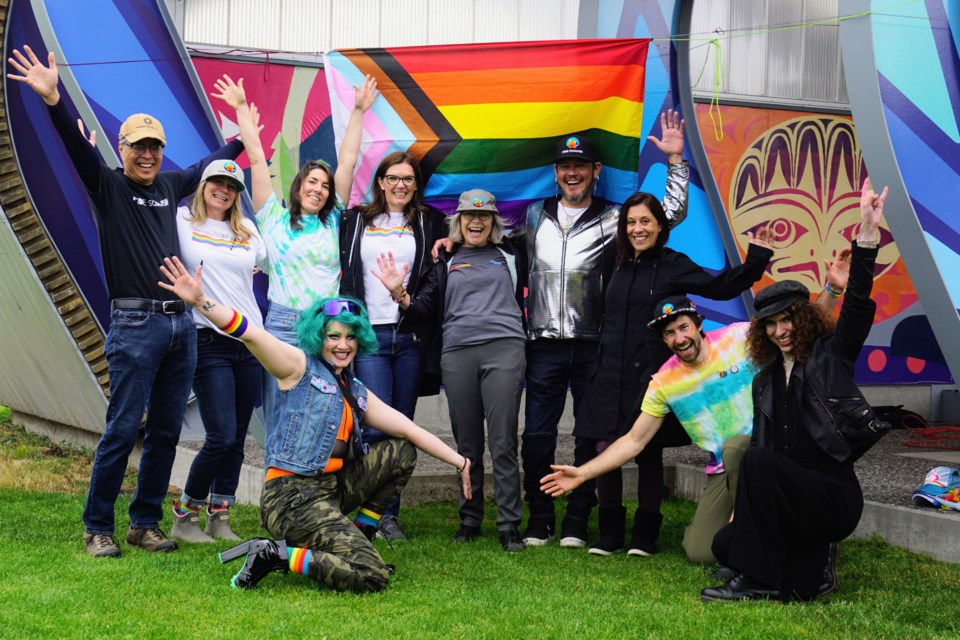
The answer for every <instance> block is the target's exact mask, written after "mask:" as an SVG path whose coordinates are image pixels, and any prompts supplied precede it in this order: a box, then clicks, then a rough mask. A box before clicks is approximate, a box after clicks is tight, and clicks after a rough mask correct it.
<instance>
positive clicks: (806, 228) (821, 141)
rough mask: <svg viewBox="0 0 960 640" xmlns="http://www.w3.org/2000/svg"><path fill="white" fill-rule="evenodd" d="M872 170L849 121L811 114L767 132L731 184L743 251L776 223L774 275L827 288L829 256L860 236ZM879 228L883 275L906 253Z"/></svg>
mask: <svg viewBox="0 0 960 640" xmlns="http://www.w3.org/2000/svg"><path fill="white" fill-rule="evenodd" d="M866 175H867V173H866V167H865V165H864V162H863V157H862V155H861V152H860V147H859V145H858V144H857V140H856V137H855V135H854V130H853V125H852V123H851V122H850V121H849V120H847V119H843V118H838V117H833V116H824V115H816V116H806V117H802V118H796V119H793V120H787V121H786V122H784V123H783V124H781V125H778V126H777V127H775V128H773V129H770V130H768V131H767V132H766V133H765V134H764V135H763V136H761V137H760V138H758V139H757V140H756V141H755V142H754V143H753V144H752V145H751V146H750V147H749V148H748V150H747V152H746V153H745V154H744V155H743V157H742V158H741V159H740V162H739V163H738V165H737V167H736V170H735V173H734V177H733V180H732V183H731V185H730V202H729V205H728V207H729V209H728V210H729V211H730V219H731V225H732V227H733V231H734V234H735V236H736V237H737V239H738V242H739V243H740V246H741V248H742V250H743V251H744V252H746V250H747V243H748V239H747V236H746V234H747V232H748V231H751V232H753V233H754V235H756V233H757V231H758V230H759V229H760V228H762V227H763V226H766V225H768V224H769V225H770V227H769V228H770V232H771V237H772V241H771V244H772V245H773V247H774V249H775V251H776V254H775V255H774V257H773V260H771V262H770V267H769V269H770V276H771V277H773V279H774V280H777V281H779V280H788V279H789V280H796V281H798V282H801V283H803V284H804V285H806V286H807V287H808V288H809V289H810V290H811V291H821V290H823V288H824V285H825V284H826V272H825V271H824V266H823V260H822V259H823V258H829V257H831V256H834V255H836V254H837V253H839V252H840V251H841V250H843V249H845V248H847V247H849V246H850V241H851V240H852V239H853V238H854V237H855V236H856V231H857V227H858V224H859V222H860V185H861V184H862V182H863V179H864V178H865V177H866ZM881 224H885V222H884V223H881ZM880 233H881V241H880V246H881V250H880V255H879V257H878V259H877V276H880V275H882V274H883V273H884V272H886V271H887V270H888V269H889V268H890V267H891V265H893V264H894V263H895V262H896V261H897V259H898V258H899V252H898V251H897V249H896V246H895V245H894V244H893V243H892V236H891V235H890V232H889V231H888V230H887V229H886V228H883V227H881V230H880Z"/></svg>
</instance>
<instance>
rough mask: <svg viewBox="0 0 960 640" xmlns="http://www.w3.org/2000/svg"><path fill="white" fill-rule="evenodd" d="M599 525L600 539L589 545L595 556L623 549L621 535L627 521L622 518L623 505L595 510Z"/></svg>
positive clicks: (623, 532) (625, 512)
mask: <svg viewBox="0 0 960 640" xmlns="http://www.w3.org/2000/svg"><path fill="white" fill-rule="evenodd" d="M597 515H598V525H599V527H600V539H599V540H597V543H596V544H594V545H593V546H592V547H590V553H591V554H593V555H595V556H609V555H610V554H612V553H617V552H618V551H622V550H623V536H624V534H625V533H626V529H627V523H626V521H625V520H624V518H626V516H627V510H626V509H625V508H623V507H600V509H599V511H598V512H597Z"/></svg>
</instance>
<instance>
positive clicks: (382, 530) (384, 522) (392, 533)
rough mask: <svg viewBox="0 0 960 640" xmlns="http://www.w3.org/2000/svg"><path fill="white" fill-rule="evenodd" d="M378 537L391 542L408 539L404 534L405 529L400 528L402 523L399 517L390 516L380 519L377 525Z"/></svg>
mask: <svg viewBox="0 0 960 640" xmlns="http://www.w3.org/2000/svg"><path fill="white" fill-rule="evenodd" d="M377 537H378V538H380V539H381V540H388V541H391V542H392V541H395V540H406V539H407V536H405V535H404V533H403V529H401V528H400V521H399V520H397V516H394V515H390V514H387V515H385V516H383V517H382V518H380V523H379V524H378V525H377Z"/></svg>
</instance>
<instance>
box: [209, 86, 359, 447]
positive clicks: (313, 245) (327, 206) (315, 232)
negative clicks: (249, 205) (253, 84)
mask: <svg viewBox="0 0 960 640" xmlns="http://www.w3.org/2000/svg"><path fill="white" fill-rule="evenodd" d="M215 88H216V92H214V93H212V94H211V95H213V97H215V98H219V99H221V100H223V101H224V102H226V103H227V104H228V105H230V106H231V107H233V108H234V109H236V112H237V125H238V126H239V128H240V136H241V138H242V139H243V144H244V148H245V149H246V151H247V159H248V160H249V162H250V182H251V196H252V199H253V208H254V210H255V211H256V212H257V213H256V216H257V224H258V225H259V227H260V234H261V235H262V236H263V240H264V243H265V245H266V248H267V256H268V258H269V265H268V269H267V270H268V275H269V278H270V287H269V291H268V298H269V299H270V308H269V310H268V312H267V319H266V323H265V328H266V330H267V331H269V332H270V333H272V334H273V335H275V336H277V337H278V338H280V339H281V340H283V341H284V342H286V343H287V344H296V340H297V337H296V331H295V330H294V326H295V324H296V321H297V318H298V317H299V316H300V313H301V312H302V311H304V310H305V309H307V308H308V307H310V305H312V304H313V302H314V301H316V300H317V299H319V298H325V297H330V296H335V295H337V294H338V292H339V290H340V253H339V242H338V239H339V226H340V215H339V213H340V211H341V210H342V209H343V206H344V204H345V203H346V202H347V200H348V199H349V197H350V189H351V187H352V186H353V170H354V167H355V165H356V162H357V156H358V154H359V151H360V140H361V137H362V133H363V131H362V128H363V114H364V113H365V112H366V111H367V110H368V109H369V108H370V106H371V105H372V104H373V101H374V99H375V98H376V96H377V83H376V81H375V80H374V79H373V78H371V77H370V76H367V77H366V78H365V80H364V83H363V86H362V87H358V88H357V93H356V97H355V102H354V108H353V111H352V113H351V114H350V120H349V122H348V124H347V130H346V132H345V133H344V136H343V143H342V144H341V146H340V155H339V157H338V158H337V160H338V163H337V171H336V174H335V175H334V174H332V172H331V171H330V166H329V165H328V164H327V163H326V162H323V161H322V160H311V161H309V162H307V163H306V164H304V165H303V166H302V167H301V168H300V171H299V172H298V173H297V175H296V177H294V179H293V183H292V184H291V185H290V194H289V197H288V199H287V203H286V205H287V206H286V207H285V206H283V205H282V204H281V203H280V199H279V198H278V197H277V194H275V193H274V190H273V184H272V182H271V179H270V169H269V167H268V166H267V159H266V155H265V154H264V152H263V145H262V144H261V142H260V135H259V131H258V129H257V125H256V124H255V117H254V112H255V107H253V106H252V105H250V106H248V105H247V98H246V94H245V93H244V90H243V79H240V81H239V82H237V83H234V82H233V80H232V79H231V78H230V77H229V76H227V75H224V76H223V77H222V78H221V79H219V80H217V82H216V83H215ZM335 185H336V186H335ZM276 395H277V385H276V381H275V380H273V379H270V378H268V379H265V380H264V385H263V409H264V416H265V420H266V423H267V426H268V428H269V426H270V425H271V424H272V419H273V414H274V411H275V409H276Z"/></svg>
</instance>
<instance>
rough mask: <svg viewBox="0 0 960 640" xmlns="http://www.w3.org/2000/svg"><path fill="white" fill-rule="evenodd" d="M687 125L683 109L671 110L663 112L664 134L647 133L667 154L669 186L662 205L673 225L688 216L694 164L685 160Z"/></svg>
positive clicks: (661, 121)
mask: <svg viewBox="0 0 960 640" xmlns="http://www.w3.org/2000/svg"><path fill="white" fill-rule="evenodd" d="M685 124H686V123H685V122H684V120H683V119H681V118H680V113H679V112H677V111H674V110H673V109H669V110H668V111H667V112H666V113H661V114H660V136H661V137H659V138H657V137H656V136H653V135H650V136H647V141H649V142H651V143H652V144H653V145H654V146H655V147H656V148H657V149H659V150H660V151H661V152H662V153H663V154H664V155H665V156H667V185H666V192H665V195H664V197H663V202H662V204H663V210H664V212H665V213H666V214H667V220H669V221H670V227H671V228H672V227H675V226H677V225H678V224H680V223H681V222H683V221H684V220H685V219H686V217H687V200H688V198H687V196H688V188H689V183H690V165H689V164H687V163H686V162H684V161H683V130H684V127H685Z"/></svg>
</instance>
